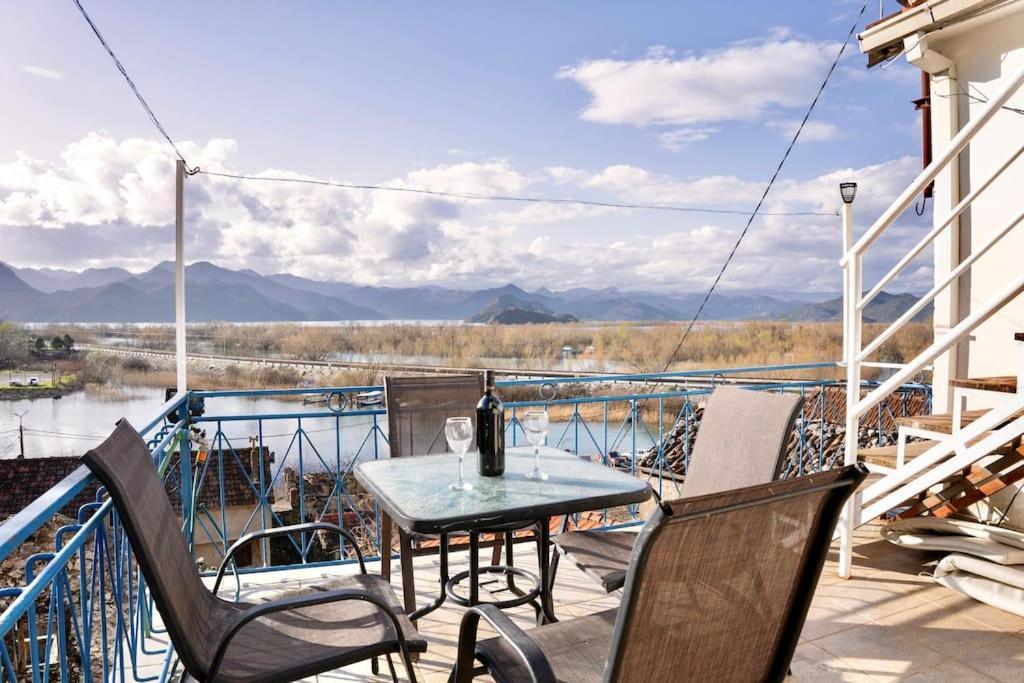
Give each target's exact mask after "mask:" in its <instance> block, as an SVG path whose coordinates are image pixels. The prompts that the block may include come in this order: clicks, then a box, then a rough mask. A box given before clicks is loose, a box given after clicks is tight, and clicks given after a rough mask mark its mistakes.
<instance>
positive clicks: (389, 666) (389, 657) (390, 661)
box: [387, 652, 398, 683]
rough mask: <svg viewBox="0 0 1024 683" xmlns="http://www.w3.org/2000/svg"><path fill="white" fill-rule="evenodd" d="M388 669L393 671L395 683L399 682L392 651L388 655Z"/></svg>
mask: <svg viewBox="0 0 1024 683" xmlns="http://www.w3.org/2000/svg"><path fill="white" fill-rule="evenodd" d="M387 657H388V669H389V670H390V671H391V680H392V681H393V683H398V672H396V671H395V662H394V661H393V660H392V659H391V653H390V652H389V653H388V655H387Z"/></svg>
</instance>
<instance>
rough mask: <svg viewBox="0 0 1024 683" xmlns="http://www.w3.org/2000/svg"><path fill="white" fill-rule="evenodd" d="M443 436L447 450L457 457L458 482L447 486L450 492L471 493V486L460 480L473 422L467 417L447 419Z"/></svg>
mask: <svg viewBox="0 0 1024 683" xmlns="http://www.w3.org/2000/svg"><path fill="white" fill-rule="evenodd" d="M444 436H445V438H446V439H448V448H450V449H451V451H452V453H454V454H455V455H457V456H458V457H459V480H458V481H457V482H455V483H453V484H450V485H449V486H448V490H450V491H472V490H473V485H472V484H470V483H469V482H467V481H464V480H463V478H462V460H463V458H464V457H465V455H466V451H468V450H469V444H470V443H471V442H472V441H473V420H471V419H470V418H468V417H449V418H448V419H447V420H446V421H445V423H444Z"/></svg>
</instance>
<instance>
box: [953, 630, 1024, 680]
mask: <svg viewBox="0 0 1024 683" xmlns="http://www.w3.org/2000/svg"><path fill="white" fill-rule="evenodd" d="M960 661H961V662H963V663H964V664H966V665H967V666H969V667H970V668H972V669H975V670H977V671H980V672H981V673H983V674H985V675H986V676H990V677H992V678H994V679H995V680H997V681H1005V682H1006V683H1009V682H1010V681H1015V682H1017V681H1020V680H1022V679H1024V638H1018V637H1014V636H1011V637H1008V638H1002V639H1000V640H997V641H996V642H995V643H992V644H991V645H989V646H987V647H983V648H981V649H980V650H976V651H975V652H972V653H970V654H969V655H967V656H964V657H961V658H960Z"/></svg>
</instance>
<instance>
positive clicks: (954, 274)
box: [857, 210, 1024, 360]
mask: <svg viewBox="0 0 1024 683" xmlns="http://www.w3.org/2000/svg"><path fill="white" fill-rule="evenodd" d="M1022 220H1024V210H1022V211H1021V212H1020V213H1019V214H1017V215H1016V216H1015V217H1014V218H1013V219H1012V220H1011V221H1010V222H1009V223H1007V224H1006V225H1004V226H1003V228H1002V229H1001V230H999V231H998V232H996V233H995V234H994V235H992V237H991V238H990V239H989V240H988V241H987V242H985V244H984V245H982V246H981V247H979V248H978V249H977V250H976V251H974V252H972V253H971V255H970V256H968V257H967V258H965V259H964V260H963V261H961V262H960V265H958V266H957V267H956V268H954V269H953V270H951V271H950V272H949V274H948V275H946V277H945V278H943V280H942V282H939V283H938V284H936V285H935V286H934V287H932V288H931V289H930V290H928V293H927V294H925V295H924V296H922V297H921V298H920V299H918V300H917V301H915V302H914V305H913V306H911V307H910V308H908V309H907V310H906V311H905V312H904V313H903V315H901V316H900V317H899V318H897V319H896V320H894V321H893V322H892V324H890V325H889V327H887V328H885V331H883V332H882V333H881V334H879V335H878V336H877V337H875V338H874V339H873V340H871V343H870V344H868V345H867V346H865V347H864V348H863V349H862V350H861V352H860V353H858V354H857V360H864V359H865V358H867V357H868V356H870V355H871V354H872V353H874V352H875V351H876V350H877V349H878V347H879V346H881V345H882V344H884V343H885V342H886V340H887V339H889V337H891V336H892V335H894V334H896V333H897V332H899V330H900V328H901V327H903V326H904V325H906V324H907V323H908V322H910V321H911V320H913V318H914V316H915V315H917V314H918V313H920V312H921V310H922V309H923V308H924V307H925V306H927V305H928V304H930V303H931V302H932V300H933V299H935V297H937V296H938V295H939V292H941V291H942V290H944V289H945V288H946V287H949V286H950V285H951V284H952V283H953V282H955V281H956V279H957V278H959V277H960V276H961V275H963V274H964V272H965V271H966V270H967V269H968V268H970V267H971V266H972V265H973V264H974V262H975V261H977V260H978V259H980V258H981V257H982V256H984V255H985V254H987V253H988V250H989V249H991V248H992V247H993V246H995V243H996V242H998V241H999V240H1001V239H1003V237H1005V236H1006V234H1007V233H1008V232H1010V231H1011V230H1013V228H1014V227H1016V225H1017V224H1018V223H1020V222H1021V221H1022Z"/></svg>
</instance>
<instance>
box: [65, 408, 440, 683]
mask: <svg viewBox="0 0 1024 683" xmlns="http://www.w3.org/2000/svg"><path fill="white" fill-rule="evenodd" d="M82 459H83V461H84V462H85V464H86V465H87V466H88V467H89V469H90V470H92V472H93V474H95V475H96V478H97V479H99V480H100V482H101V483H102V484H103V486H104V487H106V490H107V493H108V494H109V495H110V497H111V498H112V499H113V501H114V506H115V507H116V509H117V513H118V515H119V519H120V522H121V523H122V524H123V525H124V530H125V533H126V534H127V535H128V539H129V541H130V542H131V547H132V550H133V552H134V554H135V558H136V560H137V561H138V565H139V569H140V570H141V572H142V575H143V577H144V578H145V580H146V585H148V586H149V590H150V593H151V594H152V596H153V601H154V603H155V604H156V608H157V610H159V612H160V615H161V617H162V618H163V622H164V626H165V627H166V628H167V633H168V635H169V637H170V640H171V643H172V644H173V645H174V650H175V652H176V654H177V655H178V658H179V659H180V661H181V664H182V666H183V667H184V668H185V671H186V673H187V675H188V676H190V677H191V678H190V679H189V680H194V681H203V682H209V683H222V682H223V683H276V682H277V681H292V680H296V679H300V678H304V677H306V676H313V675H316V674H319V673H323V672H326V671H330V670H332V669H337V668H339V667H343V666H347V665H349V664H354V663H356V662H360V661H363V660H366V659H371V658H373V659H376V658H377V657H381V656H386V657H387V658H388V663H389V665H390V667H391V676H392V678H393V679H395V680H397V676H396V673H395V668H394V665H393V663H392V662H391V654H392V653H400V654H401V656H402V659H403V660H404V663H405V667H406V671H407V673H408V676H409V678H410V680H415V679H414V676H415V674H414V672H413V668H412V663H411V656H410V655H411V653H412V652H424V651H425V650H426V648H427V643H426V641H425V640H423V639H422V638H421V637H420V636H419V634H418V633H417V632H416V629H415V627H414V626H413V625H412V623H411V622H410V621H409V619H408V618H407V617H406V616H405V614H403V613H402V609H401V606H400V605H399V603H398V598H397V596H396V595H395V593H394V591H393V590H392V588H391V586H390V585H389V584H388V583H387V582H385V581H384V580H383V579H381V578H380V577H377V576H373V575H369V574H367V573H366V567H365V566H364V564H363V557H362V554H361V553H360V552H359V546H358V544H357V543H356V540H355V538H353V537H352V536H351V534H349V533H348V532H347V531H345V530H344V529H341V528H339V527H337V526H336V525H333V524H326V523H322V522H318V523H314V524H297V525H294V526H287V527H278V528H274V529H267V530H265V531H260V532H256V533H252V534H249V535H247V536H245V537H243V538H241V539H239V540H238V541H237V542H236V543H235V544H234V545H233V546H232V547H231V548H230V549H229V550H228V551H227V553H226V555H225V559H224V562H223V563H222V564H221V567H220V570H219V571H218V574H217V579H216V583H215V584H214V592H210V591H209V590H207V588H206V586H205V585H204V584H203V582H202V580H201V579H200V577H199V573H198V572H197V570H196V566H195V563H194V561H193V559H192V557H191V555H190V553H189V550H188V546H187V545H186V544H185V538H184V536H183V535H182V533H181V528H180V521H179V520H178V518H177V516H176V515H175V514H174V511H173V510H172V508H171V504H170V501H169V500H168V497H167V493H166V491H165V490H164V485H163V482H161V480H160V477H159V476H158V475H157V470H156V467H155V466H154V462H153V459H152V457H151V456H150V453H149V449H148V448H147V447H146V443H145V442H144V441H143V440H142V438H141V437H140V436H139V434H138V432H136V431H135V429H133V428H132V426H131V425H130V424H129V423H128V422H127V420H120V421H119V422H118V423H117V428H116V429H115V430H114V432H113V433H112V434H111V435H110V436H109V437H108V438H107V439H106V441H104V442H103V443H102V444H100V445H99V446H97V447H96V448H94V449H92V450H90V451H89V452H88V453H86V454H85V456H84V457H83V458H82ZM317 530H329V531H330V532H331V533H336V534H339V535H340V536H342V537H344V538H345V540H346V541H347V542H349V543H351V544H352V546H353V547H354V548H355V549H356V553H357V558H358V561H359V568H360V571H361V573H360V574H357V575H354V576H351V577H347V578H346V579H344V580H342V581H341V582H336V583H335V584H334V585H335V586H340V587H339V588H338V589H336V590H328V591H320V592H315V593H312V594H309V595H298V596H293V597H288V598H284V599H280V600H275V601H270V602H266V603H262V604H247V603H242V602H229V601H226V600H222V599H220V598H218V597H217V596H216V589H217V587H218V586H219V584H220V580H221V578H222V577H223V575H224V571H225V569H226V568H227V567H228V565H229V562H230V561H231V559H232V557H233V556H234V554H235V553H236V552H237V551H238V550H239V549H240V548H242V547H243V546H245V545H246V544H248V543H250V542H252V541H253V540H256V539H258V538H267V537H271V536H281V535H289V534H296V533H300V532H310V531H317Z"/></svg>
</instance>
